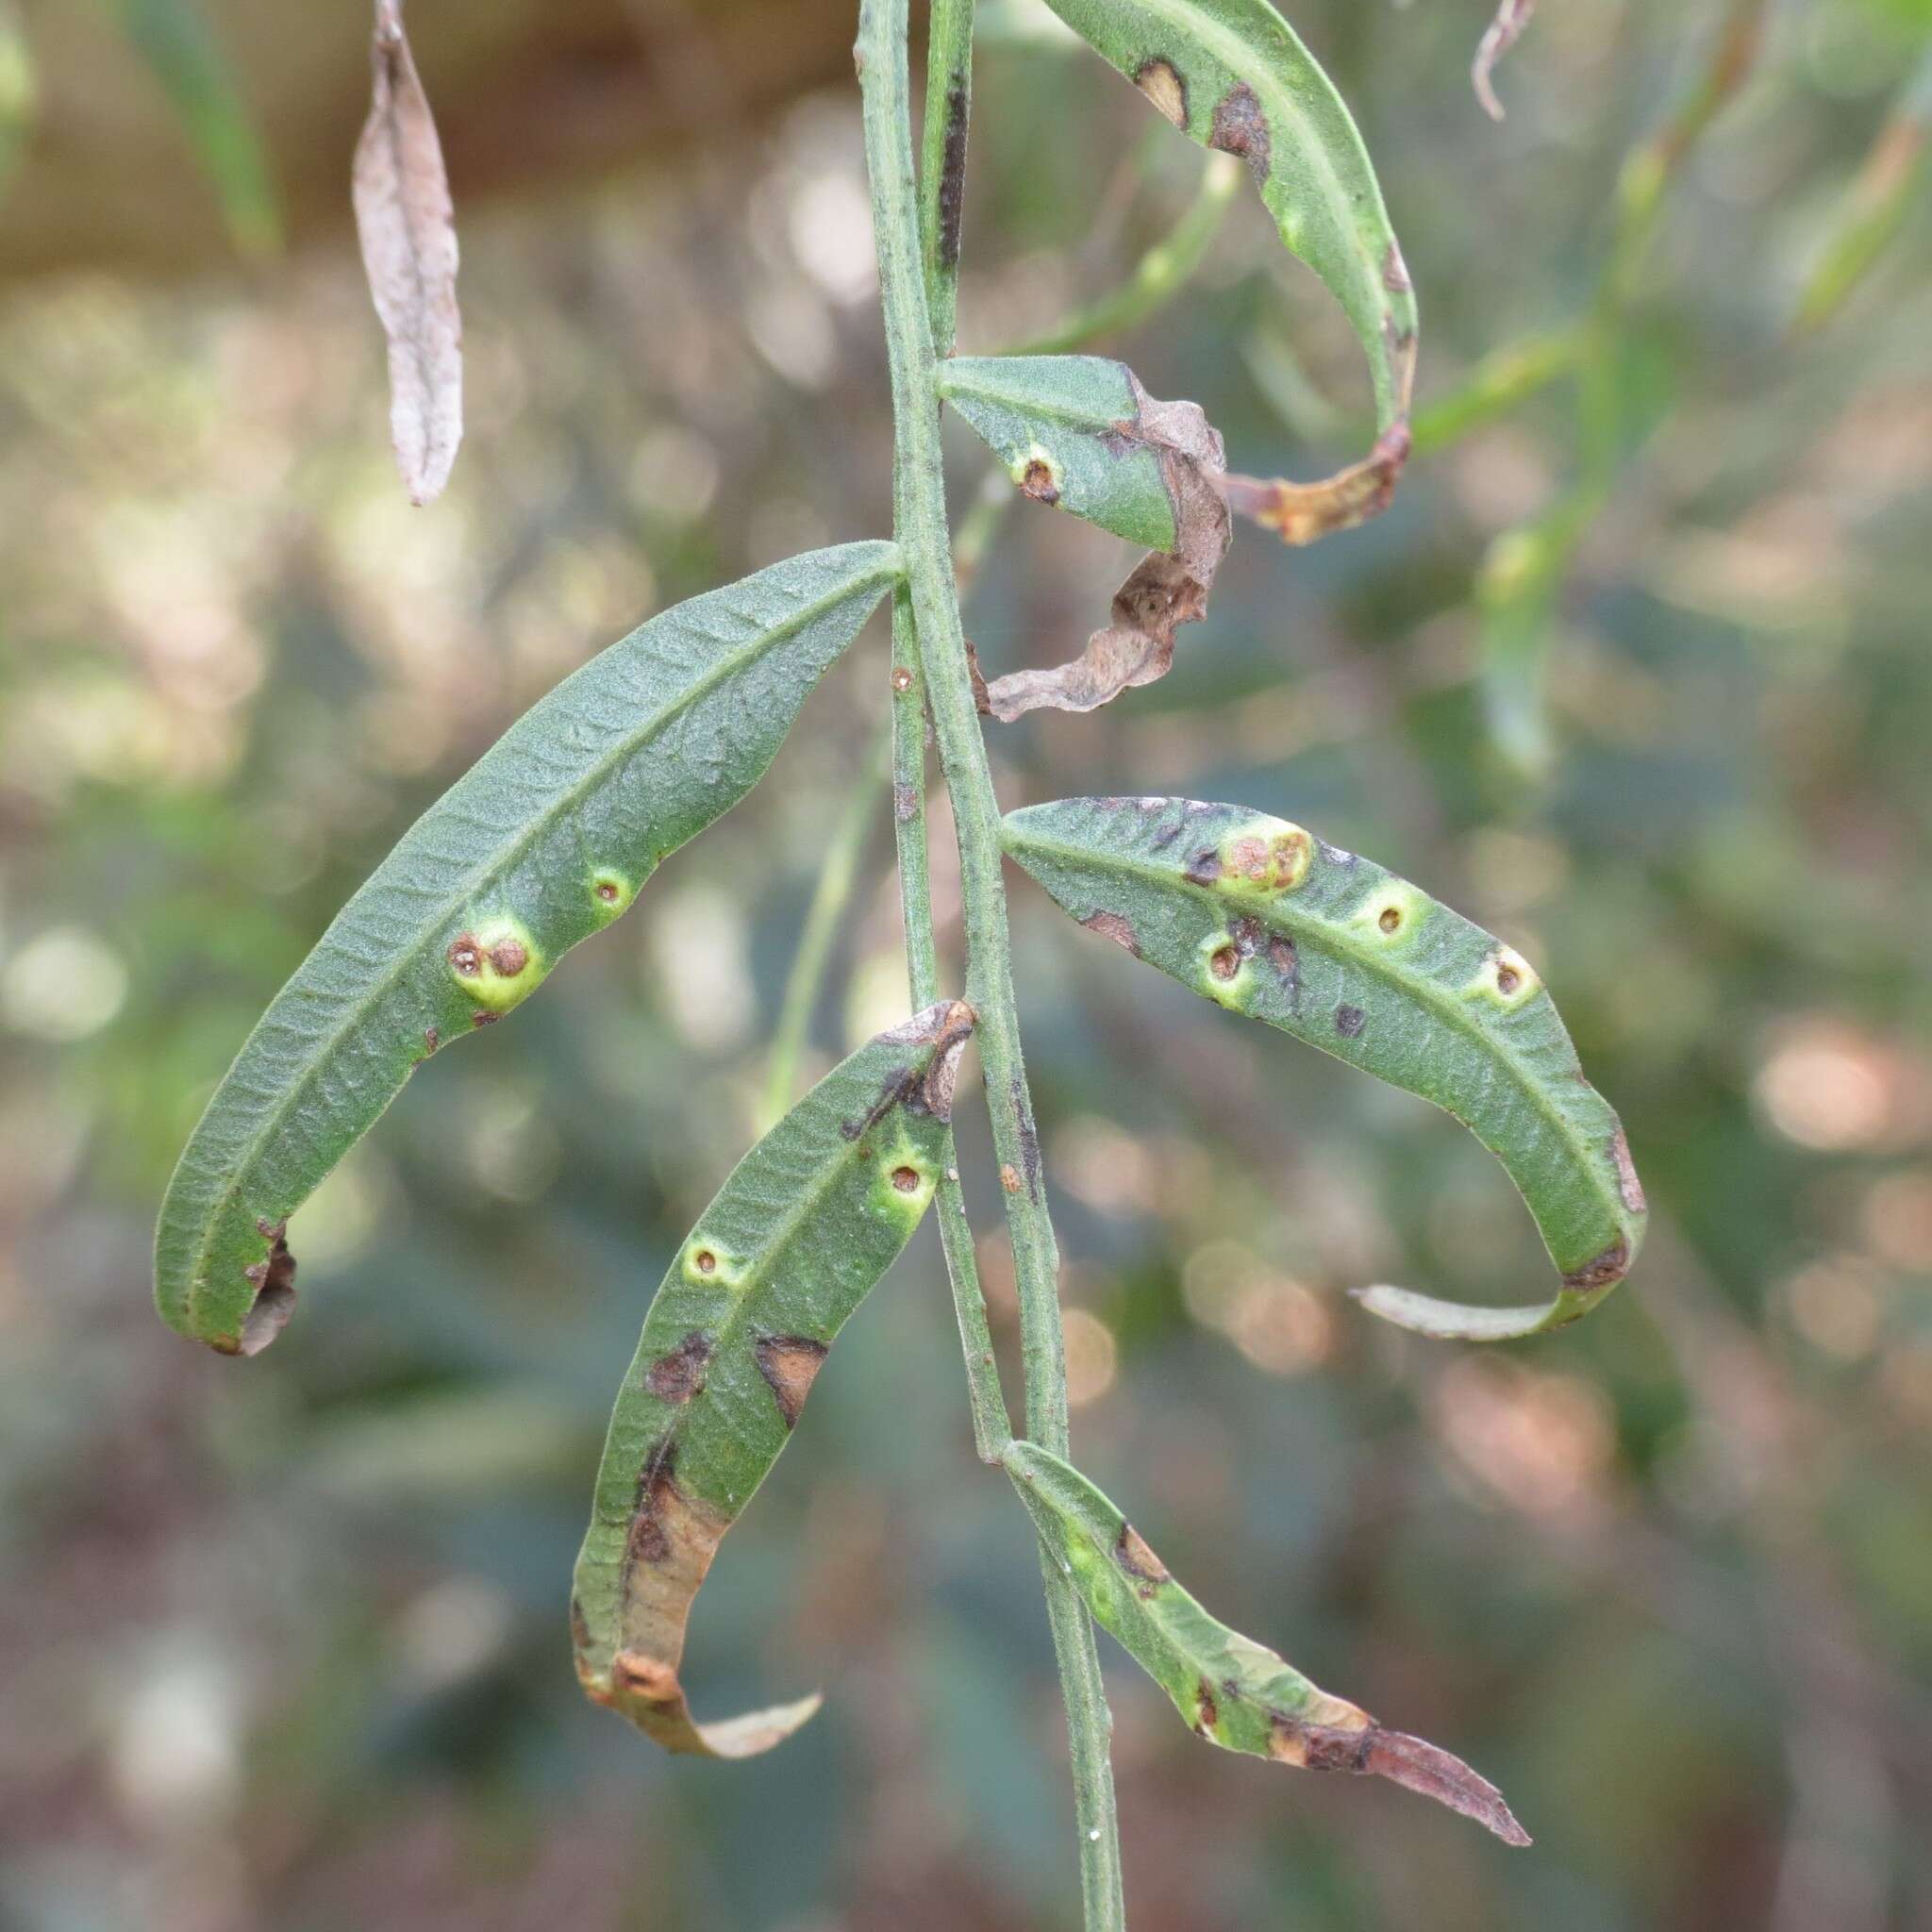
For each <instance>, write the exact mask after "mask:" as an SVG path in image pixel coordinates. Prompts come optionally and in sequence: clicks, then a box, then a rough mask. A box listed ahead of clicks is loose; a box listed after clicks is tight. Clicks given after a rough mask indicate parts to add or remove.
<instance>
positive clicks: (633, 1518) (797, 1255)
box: [571, 1000, 974, 1757]
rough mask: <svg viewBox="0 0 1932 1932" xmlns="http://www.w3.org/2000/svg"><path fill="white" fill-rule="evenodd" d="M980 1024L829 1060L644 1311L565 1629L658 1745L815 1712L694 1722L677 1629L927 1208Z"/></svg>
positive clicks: (736, 1744)
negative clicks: (831, 1360)
mask: <svg viewBox="0 0 1932 1932" xmlns="http://www.w3.org/2000/svg"><path fill="white" fill-rule="evenodd" d="M973 1025H974V1014H973V1009H972V1008H970V1007H968V1006H967V1005H966V1004H965V1003H964V1002H963V1001H960V1000H950V1001H941V1002H940V1003H939V1004H938V1005H936V1006H932V1007H929V1008H926V1010H925V1011H924V1012H923V1013H920V1014H918V1015H916V1016H915V1017H914V1018H913V1019H912V1020H910V1021H908V1023H907V1024H905V1025H903V1026H897V1027H894V1028H892V1029H891V1031H890V1032H887V1033H882V1034H880V1035H879V1036H878V1037H877V1038H876V1039H874V1040H873V1041H870V1042H869V1043H868V1044H867V1045H865V1046H863V1047H861V1048H860V1049H859V1050H858V1052H857V1053H856V1054H854V1055H853V1056H852V1058H850V1059H848V1060H846V1061H844V1062H843V1063H842V1064H841V1065H840V1066H838V1067H835V1068H834V1069H833V1070H832V1072H831V1073H829V1074H826V1076H825V1077H824V1079H823V1080H821V1081H820V1082H819V1084H818V1085H817V1086H816V1087H814V1088H813V1089H812V1090H811V1091H810V1092H809V1093H808V1094H807V1095H806V1097H805V1098H804V1099H803V1100H802V1101H800V1102H799V1104H798V1105H797V1106H796V1107H795V1108H792V1110H791V1112H790V1113H789V1114H787V1115H786V1116H785V1118H784V1119H783V1120H781V1121H780V1122H779V1123H778V1124H777V1125H776V1126H775V1127H774V1128H773V1129H772V1131H771V1132H770V1133H769V1134H767V1135H766V1136H765V1137H764V1139H763V1140H762V1141H759V1142H758V1145H757V1146H756V1147H754V1148H753V1149H752V1150H751V1152H750V1153H749V1154H747V1155H746V1156H745V1157H744V1158H743V1159H742V1160H741V1162H740V1163H739V1164H738V1166H737V1168H736V1169H735V1170H734V1171H733V1172H732V1174H731V1177H730V1178H729V1179H728V1180H727V1181H726V1182H725V1183H724V1188H723V1189H722V1190H721V1191H720V1192H719V1193H718V1196H717V1198H716V1199H715V1200H713V1201H712V1203H711V1205H710V1206H709V1207H708V1208H706V1209H705V1211H704V1213H703V1215H702V1216H701V1217H700V1218H699V1221H698V1224H697V1226H696V1227H695V1228H694V1229H693V1230H692V1232H691V1236H690V1237H689V1239H688V1240H687V1241H686V1242H685V1244H684V1248H683V1250H682V1251H681V1252H680V1254H679V1255H678V1257H677V1258H676V1260H675V1261H674V1262H673V1263H672V1265H671V1268H670V1271H669V1273H668V1274H666V1275H665V1277H664V1281H663V1284H662V1286H661V1287H659V1289H658V1293H657V1296H656V1298H655V1299H654V1300H653V1302H652V1303H651V1307H650V1312H649V1314H648V1315H647V1316H646V1317H645V1321H644V1331H643V1336H642V1339H641V1341H639V1343H638V1352H637V1357H636V1359H635V1360H634V1361H633V1362H632V1364H631V1367H630V1372H629V1373H628V1374H626V1375H625V1381H624V1388H623V1391H621V1392H620V1394H619V1396H618V1398H617V1407H616V1409H615V1411H614V1412H613V1414H612V1416H611V1418H610V1433H609V1437H608V1441H607V1443H606V1446H605V1451H604V1461H603V1466H602V1468H601V1469H600V1470H599V1472H598V1475H597V1490H596V1501H595V1504H594V1506H593V1509H592V1514H591V1526H590V1529H589V1532H588V1533H587V1534H586V1536H585V1538H584V1547H583V1553H582V1555H581V1556H580V1557H578V1558H577V1569H576V1581H575V1592H574V1594H573V1597H572V1602H571V1624H572V1636H573V1640H574V1642H575V1650H576V1660H577V1674H578V1676H579V1678H580V1679H581V1681H582V1683H583V1686H584V1690H585V1692H586V1694H587V1695H588V1696H589V1697H590V1698H591V1700H592V1702H594V1703H597V1704H602V1705H605V1706H607V1707H609V1708H611V1709H613V1710H616V1711H618V1712H620V1713H621V1714H622V1715H623V1716H625V1717H627V1718H628V1719H630V1721H631V1722H632V1723H633V1724H636V1725H637V1726H638V1728H639V1729H640V1730H641V1731H642V1732H644V1733H645V1735H646V1736H647V1737H650V1738H652V1739H655V1740H656V1741H657V1742H658V1743H659V1744H662V1745H663V1746H664V1748H665V1749H666V1750H668V1751H679V1752H688V1753H691V1754H693V1755H695V1756H699V1757H753V1756H755V1755H757V1754H758V1752H761V1751H769V1750H770V1749H771V1748H772V1747H773V1745H774V1744H777V1743H780V1742H782V1741H783V1740H785V1739H786V1738H788V1737H790V1736H791V1733H792V1732H793V1731H795V1730H796V1729H797V1728H798V1727H799V1725H800V1724H804V1723H805V1722H806V1720H807V1719H808V1718H809V1717H810V1716H811V1715H812V1713H813V1712H814V1711H815V1710H817V1708H818V1707H819V1702H820V1700H819V1698H818V1697H817V1696H816V1695H814V1696H811V1697H807V1698H803V1699H801V1700H799V1701H798V1702H797V1703H794V1704H783V1705H778V1706H775V1707H773V1708H771V1709H769V1710H759V1711H753V1712H751V1713H749V1714H748V1715H746V1716H743V1717H739V1718H732V1719H729V1720H727V1721H725V1722H724V1723H720V1724H700V1723H699V1722H698V1721H697V1720H696V1719H695V1718H693V1717H692V1716H691V1708H690V1706H689V1705H688V1704H687V1703H686V1701H685V1693H684V1687H683V1685H682V1683H681V1681H680V1680H679V1677H678V1667H679V1665H680V1663H681V1662H682V1660H683V1656H684V1641H685V1629H686V1625H687V1624H688V1622H689V1620H690V1616H691V1602H692V1599H693V1598H694V1597H695V1596H696V1595H697V1591H698V1587H699V1585H700V1584H702V1583H703V1582H704V1580H705V1575H706V1573H707V1572H708V1570H709V1569H710V1567H711V1561H712V1558H713V1557H715V1556H716V1554H717V1550H718V1544H719V1542H720V1541H722V1539H723V1537H724V1532H725V1531H726V1530H727V1529H729V1528H730V1527H731V1525H732V1524H733V1523H734V1522H735V1521H736V1520H737V1518H738V1515H739V1512H740V1511H741V1509H742V1508H743V1507H744V1506H745V1505H746V1504H747V1503H748V1502H749V1501H750V1500H751V1497H752V1492H753V1491H755V1490H756V1489H757V1488H758V1484H759V1483H760V1482H762V1481H763V1480H764V1477H765V1474H766V1473H767V1472H768V1471H769V1470H770V1469H771V1467H772V1464H773V1463H774V1462H775V1461H776V1460H777V1458H778V1454H779V1452H780V1451H781V1450H782V1449H783V1448H784V1446H785V1444H786V1442H787V1441H788V1440H789V1439H790V1437H791V1431H792V1429H793V1427H794V1426H795V1425H796V1424H797V1422H798V1419H799V1415H800V1413H801V1411H802V1410H803V1408H804V1407H805V1400H806V1397H807V1395H808V1393H809V1392H810V1390H811V1385H812V1382H813V1380H814V1378H815V1377H816V1376H817V1374H818V1373H819V1370H820V1368H821V1367H822V1366H823V1365H824V1359H825V1357H826V1355H827V1353H828V1352H829V1351H830V1348H831V1345H832V1342H833V1341H835V1340H836V1338H837V1336H838V1333H839V1330H840V1329H841V1327H842V1326H843V1325H844V1323H845V1321H846V1318H847V1317H848V1316H849V1315H850V1314H851V1313H852V1312H853V1310H854V1309H855V1308H856V1307H858V1304H859V1302H860V1301H862V1300H863V1299H864V1297H865V1295H866V1294H867V1292H868V1291H870V1290H871V1288H872V1286H873V1284H874V1282H875V1281H877V1280H878V1278H879V1276H880V1275H882V1274H884V1273H885V1272H886V1270H887V1268H888V1267H890V1266H891V1263H892V1261H893V1260H894V1259H895V1258H896V1257H897V1256H898V1254H899V1251H900V1250H901V1249H902V1248H903V1247H904V1246H905V1245H906V1243H907V1241H908V1240H909V1239H910V1237H911V1234H912V1231H913V1229H914V1228H915V1227H917V1226H918V1224H919V1222H920V1219H921V1217H922V1216H923V1215H924V1212H925V1209H926V1207H927V1205H928V1204H929V1203H930V1202H931V1200H932V1197H933V1194H934V1191H935V1190H936V1189H937V1187H938V1184H939V1179H940V1175H941V1171H942V1168H943V1164H944V1159H945V1154H944V1149H945V1146H946V1124H947V1122H948V1121H949V1119H950V1118H951V1114H952V1104H953V1089H954V1083H955V1080H956V1078H957V1076H958V1063H959V1057H960V1055H961V1054H962V1053H963V1052H964V1051H965V1047H966V1042H967V1041H968V1040H969V1039H970V1038H971V1037H972V1033H973Z"/></svg>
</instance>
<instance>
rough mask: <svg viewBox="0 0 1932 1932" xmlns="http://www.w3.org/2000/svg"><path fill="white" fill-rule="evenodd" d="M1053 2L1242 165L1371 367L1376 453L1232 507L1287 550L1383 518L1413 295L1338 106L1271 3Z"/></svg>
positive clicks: (1238, 499)
mask: <svg viewBox="0 0 1932 1932" xmlns="http://www.w3.org/2000/svg"><path fill="white" fill-rule="evenodd" d="M1047 4H1048V5H1049V6H1050V7H1051V8H1053V10H1054V11H1055V12H1056V13H1058V15H1059V17H1060V18H1061V19H1062V20H1064V21H1065V22H1066V23H1067V25H1069V26H1071V27H1073V28H1074V31H1075V32H1076V33H1078V34H1079V35H1080V36H1081V38H1082V39H1084V40H1085V41H1087V42H1089V43H1090V44H1091V46H1092V47H1093V49H1094V50H1095V52H1097V53H1098V54H1100V55H1102V56H1103V57H1104V58H1106V59H1108V60H1109V61H1111V62H1112V63H1113V65H1114V66H1115V67H1117V68H1119V69H1120V71H1121V72H1122V73H1123V74H1124V75H1126V76H1127V78H1128V79H1129V80H1131V81H1132V82H1133V83H1134V85H1135V86H1136V87H1138V88H1139V89H1140V90H1141V92H1142V93H1143V94H1145V95H1146V96H1147V98H1148V100H1149V101H1151V102H1152V103H1153V104H1154V106H1155V107H1156V108H1158V109H1159V110H1160V112H1161V113H1162V114H1164V115H1165V116H1166V117H1167V118H1168V120H1170V121H1172V122H1173V123H1174V125H1175V126H1176V127H1178V128H1180V129H1181V130H1182V132H1183V133H1185V134H1187V135H1188V136H1189V137H1190V138H1191V139H1192V140H1194V141H1197V142H1201V143H1202V144H1203V145H1204V146H1207V147H1211V148H1218V149H1220V150H1221V151H1222V152H1223V153H1224V154H1231V155H1238V156H1240V157H1241V159H1243V160H1245V161H1246V162H1247V164H1248V166H1249V168H1250V170H1251V171H1252V172H1253V174H1254V176H1255V181H1256V185H1257V187H1258V188H1259V190H1260V192H1261V199H1262V200H1263V201H1264V202H1265V203H1266V204H1267V207H1268V210H1269V212H1270V213H1271V214H1272V215H1273V216H1274V222H1275V225H1276V227H1277V228H1279V230H1280V232H1281V239H1282V241H1283V242H1284V243H1285V244H1286V245H1287V247H1288V248H1289V249H1290V250H1291V253H1293V254H1295V255H1297V256H1299V257H1300V258H1302V260H1304V261H1305V262H1307V265H1308V266H1309V267H1310V268H1311V269H1313V270H1314V271H1315V273H1316V274H1317V275H1320V276H1321V278H1322V279H1323V281H1324V282H1325V283H1326V284H1327V285H1328V288H1329V289H1330V291H1332V292H1333V293H1334V295H1335V297H1336V299H1337V300H1338V301H1339V302H1340V303H1341V306H1342V308H1343V309H1344V310H1345V311H1346V313H1347V315H1348V319H1349V321H1350V322H1351V323H1352V324H1353V325H1354V326H1355V332H1356V335H1357V337H1358V338H1359V340H1360V341H1361V345H1362V348H1363V350H1364V352H1365V353H1366V355H1367V356H1368V358H1369V372H1370V375H1372V377H1373V378H1374V389H1375V419H1376V426H1377V428H1378V430H1379V432H1380V434H1379V435H1378V436H1377V438H1376V441H1375V447H1374V450H1373V451H1372V452H1371V454H1370V455H1369V456H1368V457H1367V458H1364V459H1363V460H1362V461H1361V462H1359V463H1356V464H1354V465H1352V466H1351V467H1350V468H1348V469H1346V470H1343V471H1341V473H1339V474H1338V475H1334V476H1331V477H1329V478H1328V479H1327V480H1326V481H1324V482H1321V483H1312V484H1297V483H1288V482H1282V481H1268V480H1262V479H1258V478H1256V477H1252V476H1230V477H1229V478H1228V502H1229V504H1230V506H1231V507H1232V508H1233V509H1234V510H1235V512H1236V514H1238V515H1241V516H1249V517H1253V518H1254V519H1255V520H1256V521H1257V523H1260V524H1262V525H1266V526H1267V527H1269V528H1271V529H1273V530H1275V531H1276V532H1277V533H1278V534H1279V535H1280V536H1281V537H1282V538H1283V539H1285V540H1286V541H1288V542H1291V543H1309V542H1313V541H1315V540H1316V539H1317V538H1318V537H1323V536H1326V535H1327V534H1328V533H1329V532H1330V531H1333V530H1341V529H1347V528H1349V527H1350V526H1351V525H1355V524H1358V523H1361V522H1362V521H1363V520H1364V519H1366V518H1368V517H1371V516H1374V515H1375V514H1376V513H1377V512H1378V511H1379V510H1380V509H1382V508H1384V506H1385V505H1386V504H1387V503H1388V500H1389V497H1390V494H1391V491H1393V490H1394V488H1395V483H1396V479H1397V478H1398V477H1399V476H1400V475H1401V474H1402V466H1403V464H1404V463H1405V462H1406V461H1407V457H1408V412H1409V400H1410V395H1411V392H1412V391H1413V389H1414V385H1415V356H1416V307H1415V292H1414V290H1413V289H1412V287H1411V286H1410V283H1409V279H1408V271H1407V268H1406V267H1405V266H1404V264H1403V259H1402V250H1401V248H1400V246H1399V245H1398V244H1397V242H1396V240H1395V231H1394V229H1393V227H1392V226H1391V224H1390V220H1389V211H1388V209H1387V208H1386V207H1385V206H1384V205H1383V201H1382V190H1381V186H1380V184H1379V183H1378V182H1377V181H1376V179H1375V171H1374V167H1373V166H1372V165H1371V163H1370V160H1369V156H1368V150H1367V149H1366V148H1365V147H1364V146H1363V145H1362V139H1361V136H1360V134H1359V133H1358V132H1357V128H1356V125H1355V122H1354V120H1353V119H1352V118H1351V116H1350V114H1349V111H1348V108H1346V107H1345V106H1344V105H1343V103H1342V99H1341V95H1340V94H1339V93H1337V92H1336V91H1335V88H1334V86H1333V84H1332V83H1331V82H1330V81H1329V79H1328V76H1327V75H1325V74H1324V72H1323V71H1322V69H1321V67H1320V65H1319V64H1318V63H1317V62H1316V60H1315V59H1314V58H1313V57H1312V56H1311V55H1310V54H1309V52H1308V50H1307V48H1306V47H1305V46H1303V44H1302V43H1301V41H1300V40H1299V39H1298V38H1297V37H1296V35H1295V32H1294V29H1293V28H1292V27H1291V26H1290V25H1289V24H1288V23H1287V21H1285V20H1284V19H1282V17H1281V15H1280V14H1279V13H1277V12H1276V11H1275V10H1274V8H1273V7H1271V6H1270V5H1269V4H1268V0H1047Z"/></svg>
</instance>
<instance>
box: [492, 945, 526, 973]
mask: <svg viewBox="0 0 1932 1932" xmlns="http://www.w3.org/2000/svg"><path fill="white" fill-rule="evenodd" d="M490 963H491V965H492V966H493V967H494V968H495V969H496V971H497V972H498V973H499V974H502V975H503V977H504V978H505V979H514V978H515V977H516V976H517V974H519V973H521V972H522V971H523V970H524V968H525V966H527V965H528V964H529V963H530V954H529V949H528V948H527V947H526V946H525V944H524V942H523V941H521V940H498V941H497V942H496V943H495V945H493V946H492V947H491V949H490Z"/></svg>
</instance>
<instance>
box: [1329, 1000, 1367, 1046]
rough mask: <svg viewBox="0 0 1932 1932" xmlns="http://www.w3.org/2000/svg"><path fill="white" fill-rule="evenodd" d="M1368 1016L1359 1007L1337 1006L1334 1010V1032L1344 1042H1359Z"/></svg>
mask: <svg viewBox="0 0 1932 1932" xmlns="http://www.w3.org/2000/svg"><path fill="white" fill-rule="evenodd" d="M1367 1024H1369V1016H1368V1014H1367V1013H1365V1012H1364V1011H1363V1010H1362V1009H1361V1008H1359V1007H1351V1006H1348V1005H1345V1004H1344V1005H1342V1006H1339V1007H1337V1008H1336V1009H1335V1030H1336V1032H1338V1033H1339V1034H1341V1037H1342V1039H1344V1040H1359V1039H1360V1038H1361V1035H1362V1028H1363V1027H1364V1026H1366V1025H1367Z"/></svg>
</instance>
